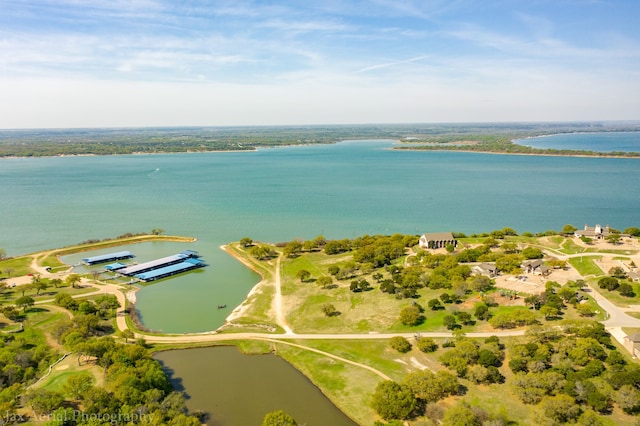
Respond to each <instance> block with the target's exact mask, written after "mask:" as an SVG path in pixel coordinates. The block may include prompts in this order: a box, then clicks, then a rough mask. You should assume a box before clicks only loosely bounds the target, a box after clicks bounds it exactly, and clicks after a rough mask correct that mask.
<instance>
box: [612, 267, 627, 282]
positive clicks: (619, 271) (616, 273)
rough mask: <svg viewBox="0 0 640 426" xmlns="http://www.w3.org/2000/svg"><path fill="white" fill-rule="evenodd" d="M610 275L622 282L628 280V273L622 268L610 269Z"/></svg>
mask: <svg viewBox="0 0 640 426" xmlns="http://www.w3.org/2000/svg"><path fill="white" fill-rule="evenodd" d="M609 275H611V276H612V277H614V278H618V279H621V280H623V279H625V278H627V272H626V271H625V270H624V268H623V267H622V266H614V267H612V268H611V269H609Z"/></svg>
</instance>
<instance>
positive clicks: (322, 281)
mask: <svg viewBox="0 0 640 426" xmlns="http://www.w3.org/2000/svg"><path fill="white" fill-rule="evenodd" d="M316 284H318V285H319V286H320V287H322V288H329V286H330V285H331V284H333V278H331V277H330V276H328V275H322V276H320V277H318V279H317V280H316Z"/></svg>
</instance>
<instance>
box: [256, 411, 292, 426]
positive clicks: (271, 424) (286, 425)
mask: <svg viewBox="0 0 640 426" xmlns="http://www.w3.org/2000/svg"><path fill="white" fill-rule="evenodd" d="M297 425H298V423H297V422H296V420H295V419H294V418H293V417H291V416H290V415H289V414H287V413H285V412H284V411H282V410H278V411H272V412H270V413H267V414H265V416H264V419H263V420H262V426H297Z"/></svg>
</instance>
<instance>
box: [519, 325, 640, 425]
mask: <svg viewBox="0 0 640 426" xmlns="http://www.w3.org/2000/svg"><path fill="white" fill-rule="evenodd" d="M530 336H531V337H530V340H529V341H528V342H526V343H522V344H518V345H515V346H513V347H512V348H511V350H510V353H509V355H510V361H509V368H510V369H511V370H512V371H513V372H514V373H515V375H514V376H513V377H512V378H511V379H510V380H509V381H508V385H509V386H510V387H511V389H512V391H513V392H514V393H515V394H516V396H517V397H518V398H519V399H520V400H521V401H522V402H524V403H525V404H534V405H535V404H538V405H539V407H540V413H541V415H543V416H544V417H547V418H548V419H547V420H549V419H550V420H553V421H556V422H559V423H567V422H576V421H579V419H580V417H581V416H582V415H587V416H592V415H593V413H592V412H593V411H595V412H598V413H602V414H607V413H610V412H611V410H612V408H613V405H614V403H615V404H618V405H619V407H620V408H621V409H623V410H624V411H625V412H627V413H636V412H637V411H638V409H640V366H637V365H635V364H627V362H626V361H625V358H624V356H623V355H621V354H620V353H619V352H618V351H617V350H616V349H615V348H614V347H613V346H612V345H611V340H610V336H609V334H608V333H607V332H606V331H605V330H604V326H603V325H602V324H600V323H597V322H586V323H585V322H581V323H574V324H570V325H569V326H568V327H566V329H565V330H564V334H563V333H560V332H558V330H557V328H554V329H551V328H549V329H546V330H544V331H541V332H535V333H531V334H530ZM558 407H562V409H559V408H558Z"/></svg>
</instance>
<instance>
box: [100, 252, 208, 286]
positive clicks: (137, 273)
mask: <svg viewBox="0 0 640 426" xmlns="http://www.w3.org/2000/svg"><path fill="white" fill-rule="evenodd" d="M110 266H111V265H110ZM204 266H207V264H206V263H204V262H203V261H202V260H200V255H198V253H197V252H195V251H193V250H185V251H183V252H180V253H178V254H174V255H172V256H167V257H163V258H160V259H155V260H151V261H149V262H144V263H140V264H137V265H132V266H127V267H117V265H116V267H117V269H112V270H113V271H115V272H117V273H119V274H121V275H124V276H127V277H135V278H138V279H139V280H142V281H155V280H159V279H160V278H166V277H170V276H172V275H177V274H181V273H183V272H187V271H190V270H192V269H196V268H202V267H204Z"/></svg>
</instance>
